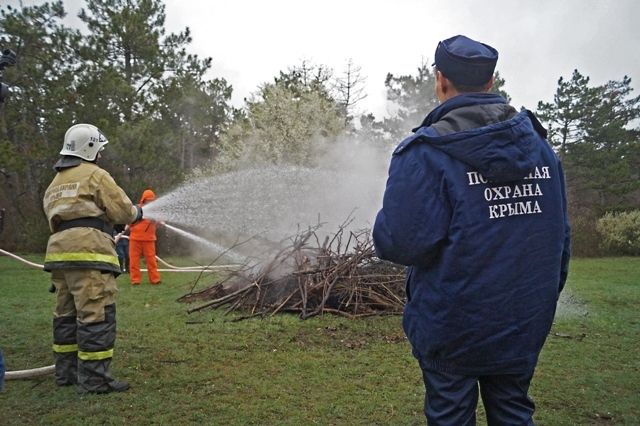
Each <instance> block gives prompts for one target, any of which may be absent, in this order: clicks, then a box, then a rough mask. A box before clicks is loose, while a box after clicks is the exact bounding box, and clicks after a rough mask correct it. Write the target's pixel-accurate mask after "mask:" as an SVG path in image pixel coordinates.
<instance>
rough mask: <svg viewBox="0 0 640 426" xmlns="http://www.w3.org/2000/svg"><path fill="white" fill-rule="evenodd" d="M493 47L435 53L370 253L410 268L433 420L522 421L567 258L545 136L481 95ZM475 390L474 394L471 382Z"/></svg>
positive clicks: (411, 308)
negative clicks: (431, 77) (427, 96)
mask: <svg viewBox="0 0 640 426" xmlns="http://www.w3.org/2000/svg"><path fill="white" fill-rule="evenodd" d="M497 59H498V52H497V51H496V50H495V49H494V48H493V47H491V46H489V45H487V44H484V43H480V42H477V41H474V40H471V39H469V38H467V37H465V36H455V37H452V38H449V39H447V40H444V41H441V42H440V43H439V44H438V47H437V49H436V53H435V66H436V69H435V73H436V94H437V96H438V99H439V100H440V103H441V104H440V105H439V106H438V107H437V108H435V109H434V110H433V111H431V113H429V115H427V117H426V118H425V120H424V121H423V123H422V124H421V125H420V126H419V127H418V128H417V129H414V132H415V133H414V134H413V135H412V136H409V137H408V138H406V139H405V140H403V141H402V142H401V143H400V144H399V145H398V147H397V148H396V149H395V151H394V153H393V156H392V159H391V165H390V167H389V178H388V181H387V186H386V190H385V194H384V200H383V207H382V209H381V210H380V212H379V213H378V215H377V217H376V222H375V226H374V229H373V239H374V243H375V247H376V251H377V254H378V256H379V257H380V258H382V259H387V260H390V261H392V262H396V263H399V264H402V265H407V266H408V267H409V268H408V269H407V304H406V307H405V311H404V318H403V326H404V329H405V332H406V334H407V337H408V338H409V341H410V342H411V345H412V347H413V353H414V355H415V357H416V358H417V359H418V362H419V364H420V367H421V369H422V372H423V378H424V382H425V386H426V398H425V408H424V410H425V415H426V417H427V421H428V423H429V424H433V425H457V426H458V425H469V424H475V410H476V405H477V402H478V387H479V390H480V395H481V397H482V401H483V404H484V406H485V411H486V413H487V419H488V423H489V424H490V425H511V424H514V425H515V424H523V425H529V424H533V420H532V416H533V411H534V404H533V401H532V400H531V399H530V398H529V397H528V394H527V393H528V388H529V384H530V382H531V378H532V376H533V373H534V369H535V366H536V363H537V360H538V355H539V353H540V350H541V349H542V345H543V344H544V341H545V339H546V336H547V335H548V333H549V330H550V328H551V324H552V321H553V317H554V314H555V309H556V303H557V300H558V297H559V295H560V292H561V291H562V288H563V286H564V283H565V280H566V277H567V269H568V263H569V223H568V219H567V207H566V195H565V188H564V176H563V171H562V167H561V164H560V162H559V160H558V158H557V157H556V155H555V153H554V152H553V150H552V149H551V147H550V146H549V144H548V143H547V141H546V140H545V138H546V131H545V129H544V128H543V127H542V126H541V125H540V123H539V122H538V120H537V119H536V118H535V117H534V115H533V114H532V113H531V112H530V111H527V110H522V111H521V112H517V111H516V110H515V109H514V108H513V107H511V106H509V105H508V104H507V102H506V100H505V99H504V98H502V97H501V96H499V95H496V94H491V93H488V92H489V90H490V89H491V86H492V84H493V72H494V69H495V65H496V62H497ZM478 384H479V386H478Z"/></svg>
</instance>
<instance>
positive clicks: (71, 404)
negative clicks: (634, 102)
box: [0, 256, 640, 425]
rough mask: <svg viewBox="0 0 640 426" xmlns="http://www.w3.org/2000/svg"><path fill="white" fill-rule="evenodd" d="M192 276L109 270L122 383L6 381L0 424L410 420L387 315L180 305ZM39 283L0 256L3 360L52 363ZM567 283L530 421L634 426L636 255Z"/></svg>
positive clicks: (392, 320) (639, 405)
mask: <svg viewBox="0 0 640 426" xmlns="http://www.w3.org/2000/svg"><path fill="white" fill-rule="evenodd" d="M29 258H30V259H31V260H34V261H36V262H40V263H41V262H42V257H41V256H30V257H29ZM194 278H195V275H192V274H184V273H164V274H163V277H162V281H163V283H162V285H160V286H158V287H152V286H150V285H148V284H146V285H145V283H144V281H143V285H141V286H139V287H131V286H130V285H129V283H128V276H126V275H125V276H121V277H120V278H118V283H119V286H120V290H121V291H120V293H119V294H118V298H117V303H118V304H117V306H118V340H117V342H116V353H115V357H114V364H113V368H114V375H115V376H116V377H118V378H121V379H125V380H128V381H129V382H130V383H131V385H132V389H131V390H130V391H129V392H126V393H122V394H110V395H89V396H78V395H77V394H76V393H75V390H74V389H72V388H58V387H57V386H56V385H55V384H54V381H53V378H52V376H48V377H43V378H39V379H33V380H20V381H8V382H6V383H5V390H4V392H3V393H1V394H0V424H2V425H4V424H9V425H13V424H24V425H27V424H29V425H31V424H65V425H66V424H70V425H75V424H77V425H104V424H107V425H110V424H123V423H127V424H134V425H135V424H167V425H173V424H198V423H199V424H216V425H217V424H219V425H269V424H273V425H275V424H277V425H306V424H321V425H419V424H424V418H423V415H422V400H423V395H424V390H423V389H424V388H423V384H422V378H421V374H420V370H419V368H418V365H417V362H415V360H414V359H413V358H412V356H411V351H410V347H409V345H408V343H407V341H406V339H405V338H404V335H403V333H402V328H401V318H400V317H398V316H390V317H376V318H368V319H363V320H347V319H343V318H337V317H334V316H329V315H327V316H324V317H322V318H312V319H309V320H306V321H300V320H299V319H298V318H297V317H296V316H293V315H286V314H279V315H276V316H274V317H271V318H268V319H264V320H260V319H251V320H245V321H240V322H233V321H231V320H232V319H233V316H225V315H224V314H223V312H222V311H204V312H199V313H194V314H190V315H189V314H187V313H186V310H187V307H188V306H187V305H185V304H181V303H177V302H176V299H177V298H178V297H180V296H182V295H183V294H185V293H186V292H187V291H188V290H189V289H190V288H191V286H192V283H193V279H194ZM48 280H49V275H48V274H46V273H44V272H40V271H38V270H35V269H31V268H29V267H27V266H26V265H23V264H21V263H19V262H17V261H15V260H12V259H9V258H6V257H0V291H2V297H0V324H1V327H0V348H2V350H3V351H4V354H5V362H6V363H7V365H8V368H9V369H10V370H19V369H26V368H33V367H39V366H44V365H49V364H51V363H52V359H53V358H52V354H51V329H50V327H51V315H52V310H53V304H54V296H53V295H52V294H50V293H48V292H47V287H48V284H49V281H48ZM212 281H213V277H208V278H206V279H202V280H201V281H200V282H199V283H198V286H199V287H203V286H205V285H206V284H208V283H211V282H212ZM568 289H569V291H570V292H571V294H572V296H573V297H575V298H576V299H578V300H579V301H580V302H581V303H583V304H580V305H577V306H578V307H579V308H580V309H578V310H577V311H578V313H572V314H567V315H561V316H559V317H558V319H557V321H556V324H555V325H554V328H553V330H552V335H551V336H550V337H549V339H548V340H547V344H546V346H545V349H544V350H543V353H542V355H541V359H540V363H539V367H538V370H537V372H536V376H535V377H534V381H533V384H532V387H531V394H532V396H533V398H534V400H535V401H536V404H537V407H538V408H537V411H536V416H535V419H536V421H537V424H538V425H576V424H578V425H582V424H584V425H590V424H597V425H599V424H629V425H633V424H638V423H639V421H640V420H639V419H640V397H639V396H638V389H639V388H640V371H639V370H640V362H639V355H638V354H640V314H638V306H640V259H638V258H617V259H595V260H583V259H578V260H574V261H573V262H572V270H571V275H570V281H569V283H568ZM483 422H484V420H483V419H482V410H481V409H480V422H479V423H480V424H483Z"/></svg>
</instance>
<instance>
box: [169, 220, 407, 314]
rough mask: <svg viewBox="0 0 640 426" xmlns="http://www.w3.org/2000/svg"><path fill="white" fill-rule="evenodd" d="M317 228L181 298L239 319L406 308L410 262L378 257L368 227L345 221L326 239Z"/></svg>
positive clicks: (399, 311)
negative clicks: (355, 228)
mask: <svg viewBox="0 0 640 426" xmlns="http://www.w3.org/2000/svg"><path fill="white" fill-rule="evenodd" d="M317 230H318V227H316V228H310V229H309V230H308V231H306V232H302V233H300V234H298V235H296V236H295V237H293V238H291V239H289V240H288V245H287V246H286V247H285V248H284V249H282V250H281V251H279V252H278V253H277V254H276V255H275V256H273V257H272V258H271V260H270V261H269V262H266V263H263V264H262V266H261V267H259V268H258V267H248V266H247V267H244V268H242V270H239V271H236V272H233V273H231V274H230V275H229V276H228V277H226V278H225V279H223V280H221V281H219V282H216V283H214V284H213V285H212V286H210V287H208V288H205V289H204V290H201V291H198V292H193V291H192V292H190V293H189V294H186V295H185V296H183V297H182V298H180V301H184V302H196V303H198V305H197V306H196V307H193V308H191V309H189V312H195V311H199V310H202V309H215V308H225V309H226V312H227V313H229V312H232V311H238V312H241V313H242V314H243V315H241V316H240V317H239V318H238V320H240V319H246V318H251V317H254V316H265V315H275V314H276V313H278V312H296V313H298V314H299V315H300V318H302V319H306V318H309V317H312V316H315V315H322V314H324V313H326V312H328V313H333V314H338V315H343V316H346V317H349V318H357V317H364V316H371V315H385V314H399V313H401V312H402V308H403V306H404V302H405V290H404V281H405V278H404V267H402V266H399V265H395V264H393V263H390V262H386V261H382V260H380V259H378V258H377V257H375V251H374V248H373V241H372V240H371V237H370V232H369V231H368V230H367V231H360V232H347V231H345V227H344V226H342V227H340V229H339V231H338V232H337V233H336V234H334V235H333V236H332V237H326V238H325V239H324V240H323V241H322V242H321V240H320V239H319V238H318V235H317ZM256 271H257V272H256ZM194 287H195V284H194Z"/></svg>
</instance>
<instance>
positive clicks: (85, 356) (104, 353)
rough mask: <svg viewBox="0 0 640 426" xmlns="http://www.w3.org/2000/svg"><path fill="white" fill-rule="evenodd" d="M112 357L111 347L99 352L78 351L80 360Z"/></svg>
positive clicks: (98, 359)
mask: <svg viewBox="0 0 640 426" xmlns="http://www.w3.org/2000/svg"><path fill="white" fill-rule="evenodd" d="M109 358H113V349H109V350H108V351H101V352H82V351H78V359H81V360H82V361H100V360H103V359H109Z"/></svg>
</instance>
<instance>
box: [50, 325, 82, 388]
mask: <svg viewBox="0 0 640 426" xmlns="http://www.w3.org/2000/svg"><path fill="white" fill-rule="evenodd" d="M53 354H54V357H55V361H56V369H55V377H56V384H57V385H58V386H70V385H75V384H77V383H78V344H77V343H76V317H75V316H72V317H56V318H54V319H53Z"/></svg>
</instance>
